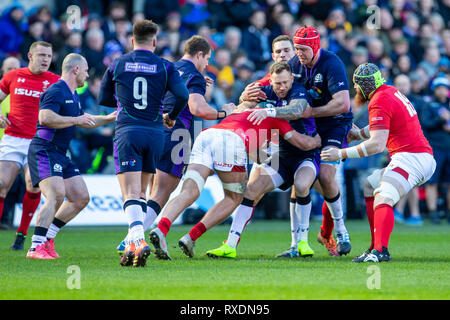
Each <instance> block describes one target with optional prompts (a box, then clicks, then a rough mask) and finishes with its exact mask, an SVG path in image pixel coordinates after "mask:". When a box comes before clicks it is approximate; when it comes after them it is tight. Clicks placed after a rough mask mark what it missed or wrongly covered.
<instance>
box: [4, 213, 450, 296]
mask: <svg viewBox="0 0 450 320" xmlns="http://www.w3.org/2000/svg"><path fill="white" fill-rule="evenodd" d="M347 227H348V229H349V232H350V236H351V240H352V251H351V253H350V255H349V256H345V257H330V256H328V254H327V252H326V250H325V248H324V247H322V246H321V245H319V244H318V243H317V241H316V236H317V231H318V228H319V223H318V222H317V221H313V222H312V224H311V228H310V230H311V231H310V234H309V239H310V244H311V246H312V248H313V249H314V250H315V255H314V257H313V258H307V259H303V258H296V259H289V260H280V259H275V258H274V256H275V255H276V254H277V253H279V252H281V251H284V250H285V249H287V248H288V247H289V244H290V233H289V221H256V222H254V223H251V224H249V225H248V226H247V229H246V231H245V232H244V233H243V236H242V240H241V243H240V245H239V247H238V258H237V259H235V260H224V259H220V260H215V259H210V258H208V257H206V256H205V255H204V254H205V251H206V250H208V249H213V248H216V247H218V246H219V245H220V244H221V243H222V241H223V240H224V239H226V236H227V232H228V230H229V225H221V226H218V227H216V228H214V229H212V230H210V231H208V232H207V233H206V234H204V235H203V236H202V237H201V238H200V239H199V240H198V241H197V244H196V248H195V249H196V257H194V258H193V259H189V258H187V257H186V256H184V255H183V253H182V252H181V250H180V249H179V248H178V247H177V246H176V244H177V242H178V239H179V238H180V237H181V236H182V235H183V234H185V233H186V232H187V231H188V230H189V229H190V228H191V226H186V225H183V226H173V227H172V229H171V231H170V232H169V234H168V238H167V240H168V245H169V252H170V254H171V256H172V261H159V260H157V259H156V258H155V257H154V255H153V254H152V255H151V256H150V258H149V259H148V261H147V266H146V267H145V268H139V269H132V268H124V267H121V266H119V256H118V254H117V253H116V251H115V248H116V246H117V244H118V243H119V242H120V240H121V239H122V237H123V236H124V233H125V231H126V227H70V226H67V227H65V228H64V229H62V231H61V232H60V234H59V235H58V237H57V239H56V242H55V243H56V245H55V246H56V250H57V252H58V253H59V254H60V256H61V258H60V259H57V260H51V261H38V260H27V259H26V258H25V254H26V250H27V249H28V248H29V246H30V237H29V238H28V239H27V242H26V250H25V251H24V252H11V251H10V250H9V246H10V245H11V244H12V242H13V238H14V232H12V231H2V232H0V244H1V250H0V299H1V300H3V299H8V300H9V299H14V300H15V299H77V300H78V299H80V300H85V299H100V300H103V299H108V300H110V299H133V300H135V299H150V300H155V299H157V300H231V299H233V300H236V299H243V300H310V299H314V300H315V299H318V300H322V299H326V300H328V299H346V300H348V299H351V300H353V299H357V300H360V299H363V300H365V299H382V300H391V299H406V300H409V299H419V300H421V299H449V298H450V226H449V225H448V224H446V223H444V224H442V225H438V226H435V225H431V224H429V223H428V222H427V223H426V224H425V225H424V227H409V226H404V225H398V224H397V225H396V226H395V228H394V232H393V234H392V236H391V243H390V252H391V255H392V258H393V260H392V261H391V262H389V263H381V264H355V263H352V262H351V259H352V258H353V257H354V256H355V255H357V254H360V253H362V252H363V251H364V250H365V249H366V248H367V245H368V242H369V238H370V234H369V229H368V225H367V222H366V221H348V222H347ZM30 234H32V229H31V230H30ZM74 266H75V267H74ZM372 266H375V267H376V268H373V267H372ZM73 270H75V271H73ZM78 275H79V277H78ZM77 277H78V278H77ZM77 279H79V282H77ZM77 284H79V289H78V288H77Z"/></svg>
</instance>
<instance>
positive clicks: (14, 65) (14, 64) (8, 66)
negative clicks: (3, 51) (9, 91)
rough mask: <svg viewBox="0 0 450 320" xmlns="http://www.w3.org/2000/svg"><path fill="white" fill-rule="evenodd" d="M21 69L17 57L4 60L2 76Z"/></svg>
mask: <svg viewBox="0 0 450 320" xmlns="http://www.w3.org/2000/svg"><path fill="white" fill-rule="evenodd" d="M18 68H20V61H19V59H17V58H16V57H8V58H6V59H5V60H3V63H2V74H7V73H8V72H9V71H11V70H14V69H18Z"/></svg>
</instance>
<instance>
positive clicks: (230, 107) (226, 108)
mask: <svg viewBox="0 0 450 320" xmlns="http://www.w3.org/2000/svg"><path fill="white" fill-rule="evenodd" d="M234 109H236V105H235V104H234V103H227V104H224V105H223V106H222V111H225V112H226V114H227V116H228V115H230V114H231V113H232V112H233V110H234Z"/></svg>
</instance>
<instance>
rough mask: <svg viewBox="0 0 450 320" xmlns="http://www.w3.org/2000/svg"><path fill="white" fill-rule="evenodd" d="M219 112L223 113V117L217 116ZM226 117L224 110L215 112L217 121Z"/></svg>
mask: <svg viewBox="0 0 450 320" xmlns="http://www.w3.org/2000/svg"><path fill="white" fill-rule="evenodd" d="M219 112H223V117H221V116H219ZM226 116H227V112H226V111H224V110H220V111H217V120H219V119H223V118H225V117H226Z"/></svg>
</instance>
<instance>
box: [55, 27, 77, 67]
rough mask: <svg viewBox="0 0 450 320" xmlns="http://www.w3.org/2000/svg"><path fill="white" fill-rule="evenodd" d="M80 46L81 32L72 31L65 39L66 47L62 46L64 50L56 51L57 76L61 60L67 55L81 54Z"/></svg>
mask: <svg viewBox="0 0 450 320" xmlns="http://www.w3.org/2000/svg"><path fill="white" fill-rule="evenodd" d="M82 44H83V37H82V35H81V32H78V31H73V32H71V33H70V34H69V36H68V38H67V39H66V45H65V46H64V48H62V49H61V50H59V51H58V60H57V62H56V70H57V73H58V74H61V67H62V63H63V60H64V58H65V57H66V56H67V55H68V54H69V53H79V54H81V46H82Z"/></svg>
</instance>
